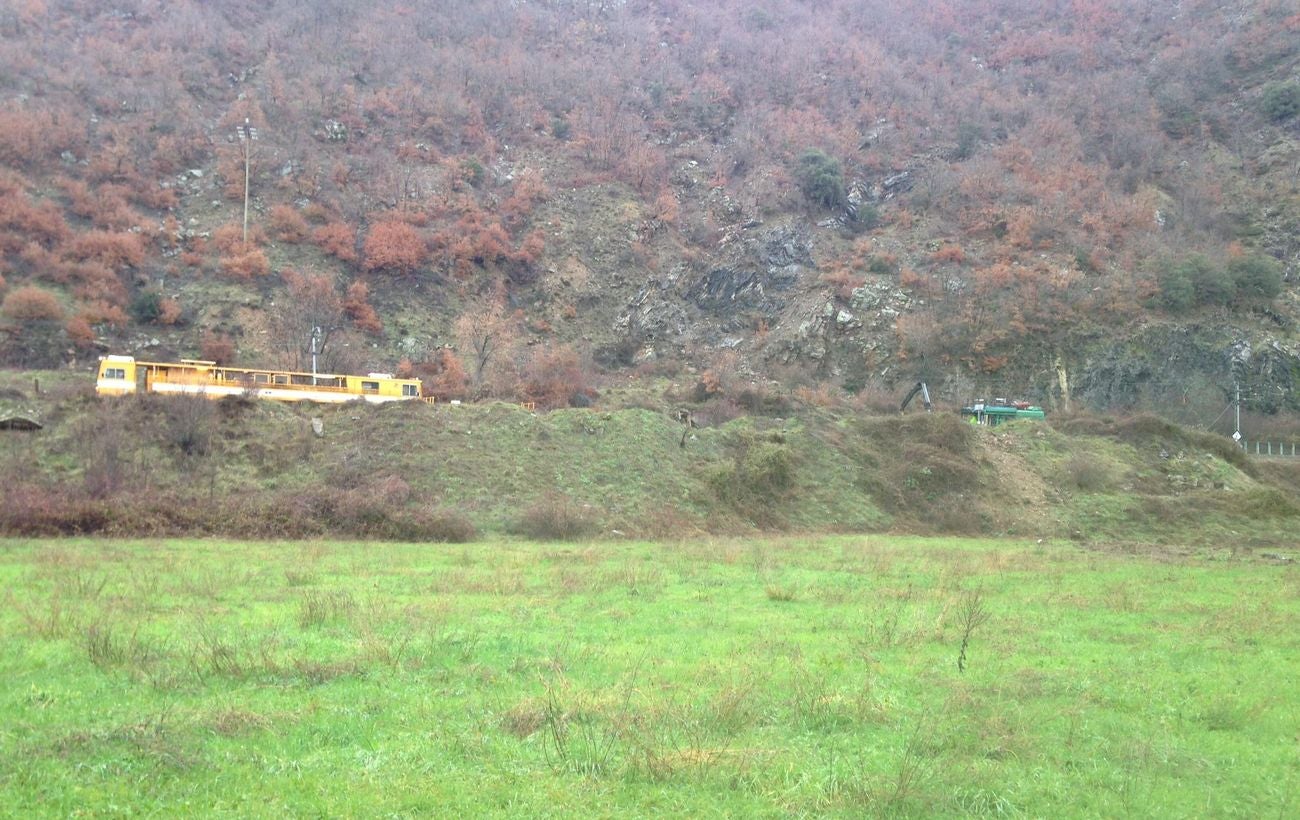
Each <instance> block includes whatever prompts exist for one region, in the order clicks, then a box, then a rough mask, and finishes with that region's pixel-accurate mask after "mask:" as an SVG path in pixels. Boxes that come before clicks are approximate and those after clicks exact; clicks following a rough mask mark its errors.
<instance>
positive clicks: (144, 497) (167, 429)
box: [0, 373, 1300, 548]
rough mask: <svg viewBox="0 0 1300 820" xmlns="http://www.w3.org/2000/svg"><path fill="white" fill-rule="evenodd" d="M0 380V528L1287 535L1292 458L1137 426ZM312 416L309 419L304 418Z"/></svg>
mask: <svg viewBox="0 0 1300 820" xmlns="http://www.w3.org/2000/svg"><path fill="white" fill-rule="evenodd" d="M0 375H5V376H7V377H10V378H8V379H7V380H4V379H0V388H3V389H5V390H8V391H10V393H12V394H13V396H14V397H15V398H14V401H18V400H19V399H21V401H22V402H23V403H24V406H28V407H30V411H31V412H33V413H38V414H39V415H40V417H41V419H42V423H43V424H44V428H43V429H42V430H39V431H31V432H20V431H4V432H0V469H3V471H4V474H5V475H8V476H13V477H14V478H13V480H12V482H11V483H10V485H9V486H8V487H7V488H6V489H7V491H6V493H4V495H3V497H0V533H9V534H18V535H57V534H87V533H99V534H106V535H117V536H126V535H144V536H155V537H164V536H180V535H200V534H207V535H220V536H230V537H241V538H304V537H322V536H333V537H350V538H362V539H376V540H422V541H450V542H462V541H467V540H472V539H474V538H475V537H476V536H477V535H478V534H480V533H496V534H500V533H515V534H520V535H523V536H526V537H531V538H549V539H561V540H570V539H574V538H586V537H593V536H599V535H601V534H622V535H627V536H636V535H639V536H648V537H679V536H689V535H693V534H700V533H752V532H760V531H767V532H773V531H775V532H881V531H895V532H910V533H960V534H970V535H976V534H978V535H1005V536H1017V535H1021V536H1029V535H1032V536H1035V537H1069V538H1076V539H1083V540H1127V541H1133V542H1152V541H1162V540H1163V541H1169V542H1177V541H1190V542H1194V543H1198V544H1205V543H1229V544H1233V545H1236V546H1238V547H1247V548H1249V547H1258V546H1267V545H1268V544H1271V543H1274V542H1277V541H1279V540H1285V541H1291V540H1294V535H1293V533H1295V532H1296V531H1297V528H1296V524H1297V523H1300V521H1298V520H1297V519H1300V498H1298V497H1297V492H1296V489H1295V488H1296V486H1297V484H1296V482H1295V481H1294V478H1295V475H1294V474H1295V469H1294V467H1293V465H1291V464H1289V463H1284V462H1270V461H1267V460H1261V459H1255V458H1248V457H1247V456H1245V455H1244V454H1243V453H1241V451H1239V450H1238V449H1237V448H1235V447H1234V446H1233V445H1232V443H1231V442H1229V441H1227V440H1226V439H1223V438H1221V437H1217V436H1212V435H1209V434H1206V433H1201V432H1197V431H1192V430H1187V429H1185V428H1181V427H1178V426H1176V425H1173V424H1170V423H1169V422H1166V421H1164V420H1162V419H1159V418H1156V417H1154V416H1135V417H1131V418H1118V419H1115V418H1109V417H1074V418H1068V419H1060V420H1049V421H1048V422H1047V423H1043V422H1018V423H1014V424H1009V425H1004V426H1002V427H998V428H994V429H988V428H979V427H974V426H972V425H970V424H967V423H964V422H963V421H962V419H961V418H960V417H958V416H957V415H955V414H951V413H941V412H937V413H914V414H910V415H903V416H900V415H897V414H887V415H863V414H855V413H851V412H847V411H831V410H826V409H818V408H812V407H803V408H796V407H794V406H793V405H792V406H788V407H785V408H784V410H783V415H782V416H781V417H779V418H778V417H771V416H762V415H756V416H742V417H740V418H736V419H732V420H730V421H726V422H723V423H718V424H710V425H707V426H703V427H698V428H695V427H686V426H684V425H682V424H681V423H679V422H678V421H677V419H676V418H674V415H673V413H671V412H669V408H666V407H664V408H653V409H652V408H649V407H626V408H623V409H571V410H560V411H555V412H552V413H543V414H536V413H531V412H528V411H527V410H525V409H523V408H521V407H518V406H515V405H511V404H502V403H491V404H477V405H463V406H429V405H425V404H419V403H410V404H397V405H385V406H377V407H376V406H369V405H359V406H352V405H349V406H343V407H309V406H284V405H278V404H273V403H267V402H250V401H245V400H237V399H227V400H222V401H216V402H213V401H208V400H206V399H186V398H166V397H159V396H140V397H136V398H131V399H99V398H96V397H95V396H94V395H93V394H91V393H90V388H89V384H88V383H87V382H86V381H85V379H83V378H81V377H80V374H43V375H42V378H43V379H44V381H45V384H44V386H43V387H42V389H41V391H40V392H39V393H38V392H36V391H35V390H34V389H32V387H31V386H30V380H29V379H28V378H27V377H24V378H23V379H18V378H17V377H16V376H15V375H14V374H12V373H6V374H0ZM315 421H319V427H320V433H319V434H317V433H316V432H315V430H314V427H315V426H316V425H315V424H314V422H315Z"/></svg>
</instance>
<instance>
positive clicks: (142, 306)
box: [130, 290, 162, 325]
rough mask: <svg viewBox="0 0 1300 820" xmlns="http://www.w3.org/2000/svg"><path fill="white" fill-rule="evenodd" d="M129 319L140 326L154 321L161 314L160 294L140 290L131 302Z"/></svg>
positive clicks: (153, 291) (154, 291)
mask: <svg viewBox="0 0 1300 820" xmlns="http://www.w3.org/2000/svg"><path fill="white" fill-rule="evenodd" d="M130 312H131V318H132V319H135V320H136V321H137V322H139V323H140V324H142V325H147V324H149V323H150V322H153V321H156V320H157V319H158V317H159V315H161V314H162V294H161V293H159V292H158V291H156V290H142V291H140V293H139V294H138V295H137V296H136V297H135V299H133V300H132V301H131V307H130Z"/></svg>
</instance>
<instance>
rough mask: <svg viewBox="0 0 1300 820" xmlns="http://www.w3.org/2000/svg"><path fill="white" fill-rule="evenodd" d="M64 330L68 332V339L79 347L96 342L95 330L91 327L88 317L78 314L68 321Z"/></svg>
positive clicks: (85, 346) (88, 345)
mask: <svg viewBox="0 0 1300 820" xmlns="http://www.w3.org/2000/svg"><path fill="white" fill-rule="evenodd" d="M63 331H64V332H65V333H67V334H68V341H70V342H72V343H73V344H74V345H76V346H77V347H79V348H87V347H90V346H91V345H92V344H94V342H95V331H94V330H93V329H92V328H91V327H90V322H88V321H86V317H85V316H83V315H81V314H77V315H76V316H73V317H72V318H71V319H69V320H68V321H67V324H65V325H64V326H63Z"/></svg>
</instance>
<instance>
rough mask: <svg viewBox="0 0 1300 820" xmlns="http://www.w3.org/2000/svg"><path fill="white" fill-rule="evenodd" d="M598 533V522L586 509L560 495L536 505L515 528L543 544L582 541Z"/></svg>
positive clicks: (549, 495)
mask: <svg viewBox="0 0 1300 820" xmlns="http://www.w3.org/2000/svg"><path fill="white" fill-rule="evenodd" d="M596 529H597V522H596V519H595V517H594V516H593V515H592V513H591V511H590V510H589V509H588V508H587V507H586V506H585V505H579V504H577V503H575V502H574V501H573V500H572V499H570V498H569V497H567V496H565V495H562V494H561V493H556V492H550V493H547V494H546V495H544V496H542V497H541V498H540V499H538V500H537V501H535V502H534V503H533V504H532V505H530V506H529V507H528V508H527V509H526V510H524V513H523V515H522V516H520V517H519V520H518V521H517V522H515V525H514V531H515V532H517V533H518V534H520V535H524V536H527V537H528V538H534V539H537V540H539V541H578V540H581V539H583V538H588V537H590V536H591V535H593V534H594V533H595V532H596Z"/></svg>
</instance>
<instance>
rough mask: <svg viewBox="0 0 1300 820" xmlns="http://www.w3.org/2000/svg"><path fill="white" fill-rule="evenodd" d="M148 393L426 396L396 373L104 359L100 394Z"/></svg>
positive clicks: (375, 398) (331, 398)
mask: <svg viewBox="0 0 1300 820" xmlns="http://www.w3.org/2000/svg"><path fill="white" fill-rule="evenodd" d="M141 387H143V390H144V392H146V393H159V394H166V395H193V396H206V397H208V398H213V399H219V398H224V397H226V396H248V397H250V398H259V399H270V400H272V401H312V402H321V403H341V402H348V401H365V402H369V403H371V404H382V403H385V402H391V401H410V400H419V399H420V398H421V392H422V391H421V383H420V380H419V379H399V378H397V377H395V376H394V375H393V374H391V373H370V374H367V375H365V376H354V375H343V374H336V373H301V372H297V371H292V370H258V369H251V368H243V367H226V366H223V365H218V364H217V363H216V362H210V361H203V360H200V359H181V360H180V361H179V362H143V361H137V360H136V359H135V357H133V356H104V357H102V358H101V359H100V361H99V375H98V378H97V379H96V381H95V392H96V393H98V394H99V395H101V396H125V395H133V394H135V393H136V392H138V391H139V390H140V389H141Z"/></svg>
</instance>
